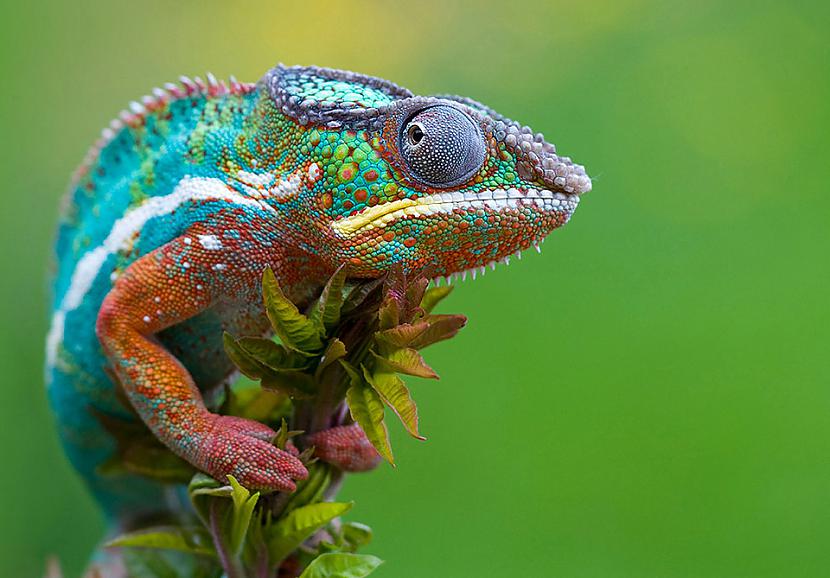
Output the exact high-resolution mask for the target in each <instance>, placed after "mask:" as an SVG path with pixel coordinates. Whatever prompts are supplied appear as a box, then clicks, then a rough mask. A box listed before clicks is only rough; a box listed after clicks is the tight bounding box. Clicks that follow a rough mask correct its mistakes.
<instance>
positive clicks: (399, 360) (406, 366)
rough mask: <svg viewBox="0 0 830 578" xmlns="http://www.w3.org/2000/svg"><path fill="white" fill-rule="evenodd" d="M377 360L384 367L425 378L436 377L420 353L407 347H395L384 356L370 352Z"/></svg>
mask: <svg viewBox="0 0 830 578" xmlns="http://www.w3.org/2000/svg"><path fill="white" fill-rule="evenodd" d="M372 353H373V355H374V356H375V358H376V359H377V360H378V362H379V363H380V364H381V365H382V366H383V367H384V368H386V369H389V370H392V371H397V372H398V373H403V374H406V375H414V376H415V377H424V378H427V379H438V374H437V373H435V370H434V369H432V368H431V367H430V366H429V365H427V364H426V362H425V361H424V358H423V357H421V354H420V353H418V352H417V351H415V350H414V349H411V348H409V347H407V348H404V349H395V350H393V351H391V352H389V353H388V354H387V355H386V357H381V356H379V355H377V354H376V353H374V352H372Z"/></svg>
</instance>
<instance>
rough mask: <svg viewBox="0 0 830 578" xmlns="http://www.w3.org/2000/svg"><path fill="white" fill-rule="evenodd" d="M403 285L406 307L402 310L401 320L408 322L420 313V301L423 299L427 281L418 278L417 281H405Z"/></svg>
mask: <svg viewBox="0 0 830 578" xmlns="http://www.w3.org/2000/svg"><path fill="white" fill-rule="evenodd" d="M405 284H406V299H405V303H406V306H405V307H404V308H403V309H404V310H403V312H402V316H401V317H402V319H401V320H402V321H406V322H409V321H412V320H413V318H414V317H415V316H416V314H417V313H420V307H421V301H422V300H423V297H424V291H426V288H427V285H429V279H426V278H425V277H418V278H417V279H412V280H410V281H409V282H408V283H407V282H406V281H405Z"/></svg>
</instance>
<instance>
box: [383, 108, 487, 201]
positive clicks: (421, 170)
mask: <svg viewBox="0 0 830 578" xmlns="http://www.w3.org/2000/svg"><path fill="white" fill-rule="evenodd" d="M399 147H400V151H401V156H402V157H403V160H404V162H405V163H406V165H407V168H408V169H409V172H410V173H411V174H412V176H413V177H415V180H417V181H419V182H421V183H423V184H425V185H430V186H434V187H452V186H454V185H457V184H459V183H462V182H464V181H465V180H467V179H468V178H470V177H471V176H472V175H473V174H474V173H475V172H476V171H478V170H479V169H480V168H481V165H482V163H484V154H485V146H484V137H483V136H482V134H481V130H480V129H479V128H478V126H477V125H476V124H475V123H474V122H473V120H472V119H471V118H470V117H469V116H467V114H465V113H464V112H463V111H461V110H458V109H457V108H454V107H452V106H445V105H436V106H431V107H429V108H425V109H422V110H420V111H419V112H417V113H415V114H414V115H413V116H412V117H410V119H409V121H407V122H406V123H404V126H403V130H402V131H401V135H400V137H399Z"/></svg>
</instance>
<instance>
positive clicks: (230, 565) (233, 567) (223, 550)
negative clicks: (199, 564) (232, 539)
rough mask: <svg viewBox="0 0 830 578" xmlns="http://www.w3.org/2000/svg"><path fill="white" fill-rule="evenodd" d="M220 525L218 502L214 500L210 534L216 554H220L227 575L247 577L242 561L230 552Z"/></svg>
mask: <svg viewBox="0 0 830 578" xmlns="http://www.w3.org/2000/svg"><path fill="white" fill-rule="evenodd" d="M220 526H221V524H220V520H219V513H218V512H217V502H215V501H214V502H212V503H211V505H210V535H211V537H212V538H213V545H214V547H215V548H216V554H217V555H218V556H219V562H220V563H221V564H222V568H223V569H224V570H225V577H226V578H245V569H244V568H243V567H242V563H241V562H240V560H239V559H238V558H237V557H236V556H234V555H232V554H231V553H230V552H228V548H227V545H226V544H225V541H224V540H223V539H222V529H221V527H220Z"/></svg>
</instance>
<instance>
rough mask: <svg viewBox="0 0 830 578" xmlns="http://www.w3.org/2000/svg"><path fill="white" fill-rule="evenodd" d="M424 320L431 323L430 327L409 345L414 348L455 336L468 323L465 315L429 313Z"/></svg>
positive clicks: (420, 347) (421, 347)
mask: <svg viewBox="0 0 830 578" xmlns="http://www.w3.org/2000/svg"><path fill="white" fill-rule="evenodd" d="M423 321H424V322H425V323H428V324H429V329H427V330H426V331H424V332H423V333H422V334H421V335H419V336H418V337H416V338H415V339H413V340H412V342H411V343H410V344H409V346H410V347H412V348H413V349H423V348H424V347H426V346H427V345H432V344H433V343H438V342H439V341H443V340H445V339H450V338H451V337H455V335H456V334H457V333H458V332H459V331H460V330H461V328H462V327H464V325H466V324H467V318H466V317H464V316H463V315H427V316H426V317H424V319H423Z"/></svg>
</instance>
